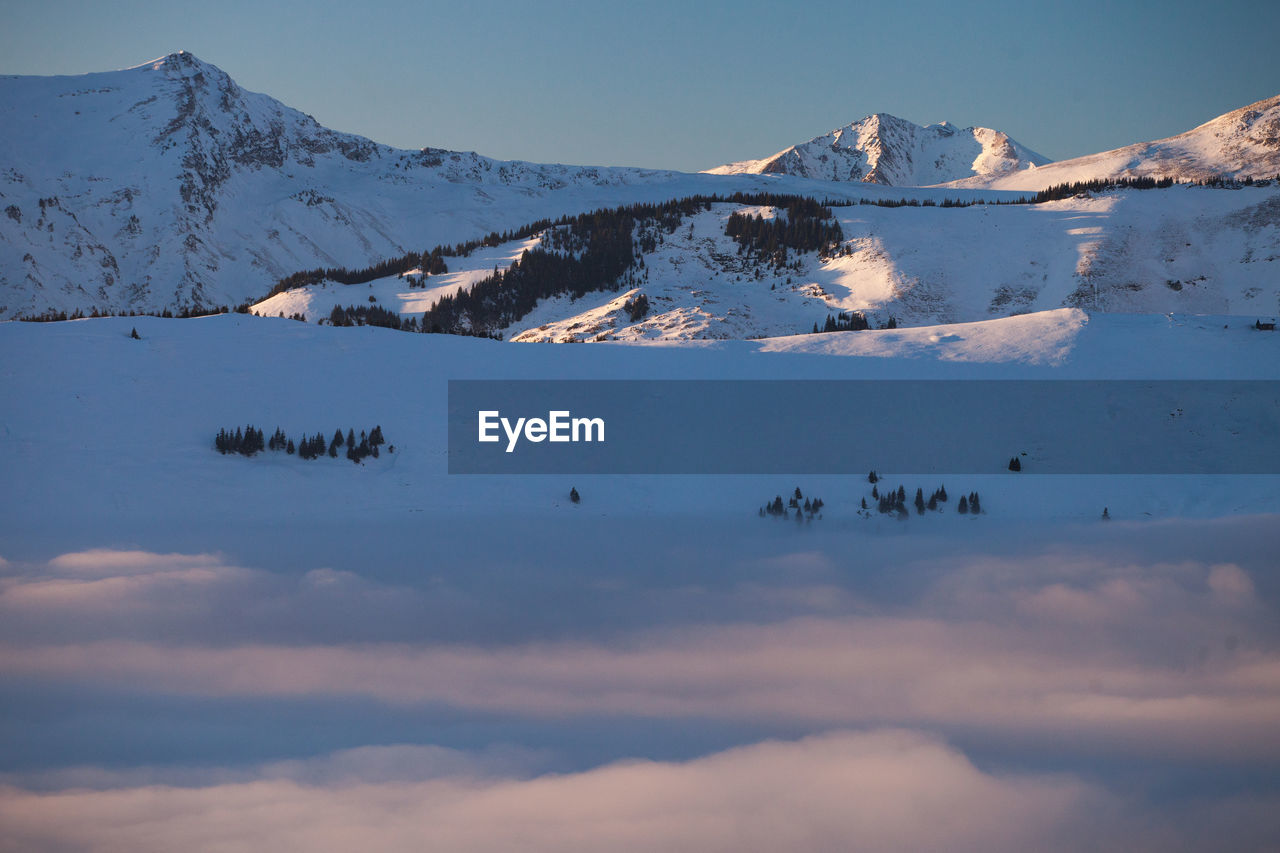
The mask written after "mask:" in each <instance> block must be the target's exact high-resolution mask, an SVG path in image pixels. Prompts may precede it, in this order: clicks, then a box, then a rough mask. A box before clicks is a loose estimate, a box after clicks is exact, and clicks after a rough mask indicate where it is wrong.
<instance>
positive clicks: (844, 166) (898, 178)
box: [708, 113, 1049, 187]
mask: <svg viewBox="0 0 1280 853" xmlns="http://www.w3.org/2000/svg"><path fill="white" fill-rule="evenodd" d="M1048 162H1049V158H1047V157H1043V156H1041V155H1039V154H1037V153H1036V152H1034V151H1032V150H1031V149H1029V148H1027V147H1026V146H1024V145H1021V144H1019V143H1017V142H1015V141H1014V140H1012V139H1010V138H1009V137H1008V135H1006V134H1004V133H1001V132H1000V131H998V130H992V129H990V128H987V127H966V128H964V129H963V130H959V129H957V128H956V127H954V126H953V125H950V124H948V123H946V122H943V123H942V124H931V125H929V126H928V127H921V126H920V125H918V124H913V123H911V122H909V121H907V120H905V119H900V118H897V117H896V116H891V115H887V114H885V113H876V114H875V115H872V116H867V117H866V118H864V119H862V120H861V121H855V122H854V123H853V124H850V125H846V126H845V127H840V128H836V129H835V130H833V131H831V132H830V133H827V134H824V135H822V136H819V137H816V138H814V139H811V140H809V141H808V142H803V143H801V144H799V145H793V146H791V147H790V148H786V149H784V150H782V151H779V152H778V153H777V154H774V155H773V156H772V157H766V158H764V159H763V160H744V161H742V162H740V163H729V164H727V165H724V166H717V167H716V168H714V169H709V170H708V171H709V172H710V173H711V174H714V175H735V174H744V173H747V174H768V175H795V176H798V177H802V178H812V179H813V180H818V181H862V182H865V183H870V184H888V185H890V186H897V187H921V186H930V185H933V184H942V183H946V182H948V181H956V180H960V179H962V178H979V179H991V178H995V177H998V176H1002V175H1007V174H1009V173H1011V172H1018V171H1021V170H1024V169H1028V168H1031V167H1033V166H1043V165H1044V164H1046V163H1048Z"/></svg>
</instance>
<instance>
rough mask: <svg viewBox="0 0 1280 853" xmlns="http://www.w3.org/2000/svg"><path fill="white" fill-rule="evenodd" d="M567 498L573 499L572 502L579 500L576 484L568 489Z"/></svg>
mask: <svg viewBox="0 0 1280 853" xmlns="http://www.w3.org/2000/svg"><path fill="white" fill-rule="evenodd" d="M569 500H571V501H573V502H574V503H579V502H581V500H582V496H581V495H579V494H578V488H577V487H576V486H574V487H573V488H571V489H569Z"/></svg>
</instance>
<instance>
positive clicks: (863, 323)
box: [812, 311, 898, 335]
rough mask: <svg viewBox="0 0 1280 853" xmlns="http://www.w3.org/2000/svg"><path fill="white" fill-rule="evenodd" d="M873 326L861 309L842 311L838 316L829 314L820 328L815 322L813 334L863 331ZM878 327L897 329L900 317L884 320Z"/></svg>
mask: <svg viewBox="0 0 1280 853" xmlns="http://www.w3.org/2000/svg"><path fill="white" fill-rule="evenodd" d="M870 328H871V323H870V321H869V320H867V315H866V314H863V313H862V312H861V311H850V312H847V313H846V312H844V311H842V312H840V313H839V314H837V315H836V316H834V317H833V316H831V315H830V314H828V315H827V322H826V323H824V324H823V326H822V328H821V329H819V328H818V324H817V323H814V324H813V332H812V334H815V335H817V334H822V333H824V332H862V331H865V330H867V329H870ZM876 328H877V329H896V328H898V318H896V317H890V318H889V319H888V320H884V321H883V322H881V323H880V325H878V326H876Z"/></svg>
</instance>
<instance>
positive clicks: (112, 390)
mask: <svg viewBox="0 0 1280 853" xmlns="http://www.w3.org/2000/svg"><path fill="white" fill-rule="evenodd" d="M135 326H136V327H137V329H138V332H139V334H140V335H141V340H132V339H130V337H129V331H130V329H131V328H133V327H135ZM1251 326H1252V322H1251V321H1245V320H1243V319H1240V318H1226V317H1176V316H1175V317H1171V318H1170V317H1158V316H1154V317H1153V316H1142V317H1121V316H1108V315H1103V316H1093V317H1089V318H1087V319H1086V318H1085V317H1084V316H1082V315H1081V314H1080V313H1079V312H1074V311H1069V312H1060V313H1059V314H1057V315H1050V316H1045V317H1037V316H1028V317H1018V318H1011V319H1004V320H994V321H989V322H987V323H980V324H973V325H970V326H953V327H939V328H934V329H913V330H897V331H892V332H890V331H884V332H849V333H833V334H830V335H810V336H805V337H803V338H791V339H783V340H766V341H716V342H705V343H697V344H684V345H673V344H662V345H642V344H625V343H619V344H601V345H598V346H595V347H591V348H587V347H563V346H538V345H524V346H521V347H520V349H519V353H518V357H514V358H513V357H512V356H513V355H516V353H515V352H514V351H513V347H514V346H518V345H513V344H509V343H508V344H503V343H498V342H495V341H487V340H477V339H472V338H461V337H453V336H446V335H415V334H408V333H403V332H395V331H391V330H387V329H375V328H330V327H318V326H315V325H304V324H301V323H296V322H291V321H287V320H276V319H262V318H253V317H248V316H243V315H225V316H218V317H209V318H202V319H198V320H185V321H184V320H161V319H158V318H150V317H139V318H111V319H103V320H82V321H75V322H69V323H44V324H28V323H0V360H2V363H3V364H4V365H5V370H4V371H3V372H2V373H0V399H4V400H6V401H7V405H6V406H4V407H3V409H0V427H2V432H3V435H4V436H5V437H6V452H5V453H4V454H2V455H0V481H2V482H4V483H5V488H4V490H3V496H2V497H0V544H4V543H11V544H10V546H9V547H12V543H22V542H25V541H28V539H29V538H31V537H36V536H37V534H36V533H35V532H33V531H42V532H41V533H40V534H39V535H41V536H44V535H56V536H61V537H63V540H60V541H65V540H75V541H90V542H97V543H102V542H124V543H127V542H129V541H131V537H135V538H136V537H141V538H143V539H149V538H151V537H154V535H156V531H178V530H184V529H187V528H189V527H191V526H192V525H206V526H210V525H211V526H218V527H219V529H222V530H223V533H224V535H226V536H229V537H230V539H229V540H227V541H228V543H229V545H228V547H234V541H235V537H236V535H237V533H238V531H241V530H248V529H250V528H252V526H253V525H259V526H261V525H264V524H265V525H267V526H268V527H269V528H270V530H271V531H272V535H277V536H278V535H279V530H280V525H286V528H287V529H288V530H290V531H294V532H296V531H302V530H306V529H308V528H307V525H323V524H326V523H328V522H336V521H339V520H341V521H344V522H347V523H350V522H351V521H352V520H353V519H354V520H359V521H361V522H362V523H363V522H366V521H367V522H372V523H391V524H397V523H413V522H415V520H418V521H420V520H422V519H426V518H440V517H470V518H484V517H486V516H491V517H496V518H515V517H519V516H522V515H533V516H538V515H540V514H546V513H558V512H566V511H569V508H568V507H567V505H566V504H565V496H566V495H567V493H568V490H569V487H570V486H571V485H576V486H577V488H578V489H579V491H580V492H581V493H582V494H583V495H584V504H583V505H582V507H579V508H578V509H580V510H581V512H582V513H583V517H584V518H587V517H597V518H598V517H599V516H601V515H616V516H620V517H622V518H643V517H647V516H648V517H651V516H655V515H656V516H664V515H669V514H673V513H674V514H679V515H681V516H683V517H689V514H690V513H714V514H722V515H726V516H728V517H729V518H731V519H732V518H740V519H741V523H743V524H755V523H758V522H759V520H758V519H756V518H755V517H754V516H755V512H756V508H757V506H758V504H759V503H760V501H762V500H764V499H766V498H767V497H768V496H770V495H772V494H774V493H776V492H778V491H779V490H780V489H783V490H785V489H787V488H790V487H792V486H794V485H795V483H789V482H787V483H779V482H778V478H776V477H756V476H738V477H720V478H716V477H676V478H672V477H656V476H655V477H644V476H635V477H607V476H597V477H573V478H569V477H563V476H525V477H465V476H450V475H448V474H447V473H446V472H447V458H446V441H447V437H446V401H447V383H448V380H450V379H460V378H503V379H521V378H533V379H546V378H560V379H565V378H582V379H605V378H636V379H646V378H648V379H661V378H667V379H696V378H731V379H733V378H737V379H796V380H805V379H844V378H859V379H892V378H953V379H966V378H990V379H1015V378H1046V379H1052V378H1064V379H1065V378H1077V379H1078V378H1115V379H1119V378H1137V379H1157V378H1208V379H1212V378H1237V379H1243V378H1270V379H1276V378H1280V334H1274V333H1266V332H1258V331H1255V330H1254V329H1252V328H1251ZM1055 330H1056V331H1055ZM820 404H821V403H820V401H815V405H820ZM246 422H252V423H255V424H257V425H259V426H261V427H263V428H264V429H265V430H266V431H268V432H270V431H272V430H273V429H274V428H275V427H276V426H277V425H278V426H281V427H283V428H284V429H285V430H286V431H288V432H289V434H290V435H292V436H294V437H297V436H298V435H299V434H300V433H302V432H303V431H306V432H308V433H315V432H316V431H322V432H324V433H325V434H326V435H330V434H332V432H333V430H334V429H335V427H338V426H342V427H344V428H345V427H347V426H353V427H355V428H356V430H357V432H358V431H359V430H360V429H367V428H369V427H372V426H373V425H375V424H379V425H381V426H382V429H383V431H384V433H385V435H386V438H387V440H388V441H389V442H390V443H391V444H394V445H395V446H396V451H395V453H393V454H384V455H383V456H382V458H380V459H377V460H370V461H369V462H368V463H367V464H364V465H360V466H355V465H352V464H351V463H350V462H348V461H347V460H345V459H341V458H339V459H327V458H325V459H319V460H313V461H310V462H308V461H303V460H300V459H298V458H297V457H296V456H294V457H290V456H287V455H285V454H282V453H268V454H264V455H262V456H260V457H257V458H254V459H243V458H239V457H223V456H220V455H218V454H217V453H215V452H214V451H213V449H212V441H213V436H214V434H215V433H216V431H217V429H218V428H219V427H223V426H228V427H230V426H235V425H238V424H244V423H246ZM798 439H800V440H803V441H807V442H813V441H817V442H847V441H850V440H857V437H856V436H855V437H850V436H847V435H804V436H799V437H798ZM867 453H868V457H869V458H870V459H874V457H875V455H876V448H875V447H868V448H867ZM998 461H1002V460H998ZM868 467H875V465H874V463H872V464H870V465H869V466H868ZM1027 467H1028V468H1029V469H1033V468H1034V453H1033V454H1032V456H1030V457H1028V465H1027ZM882 473H884V474H885V475H886V476H887V477H889V478H890V481H891V482H892V477H893V473H892V472H882ZM963 479H964V482H959V481H952V480H948V481H947V486H948V488H950V489H954V490H957V491H960V490H965V491H968V490H974V489H976V490H979V491H980V492H981V494H982V498H983V504H984V506H985V507H987V511H988V513H989V516H990V518H991V519H992V520H993V521H995V520H998V519H1006V520H1008V519H1026V518H1053V519H1067V520H1074V521H1091V520H1093V519H1096V518H1097V516H1098V514H1099V513H1100V512H1101V508H1102V506H1109V507H1110V508H1111V513H1112V515H1113V516H1115V517H1116V518H1117V519H1119V520H1123V519H1141V518H1146V517H1148V515H1149V516H1152V517H1160V516H1166V517H1168V516H1219V515H1225V514H1233V513H1240V512H1276V511H1277V510H1280V478H1277V477H1273V476H1249V477H1211V476H1210V477H1204V476H1197V477H1069V476H1059V477H1037V476H1035V475H1034V474H1033V473H1027V474H1023V475H1018V476H1013V475H1010V474H1009V473H1008V472H1007V471H1003V470H998V471H992V472H991V474H990V475H979V476H974V477H971V478H963ZM907 482H909V483H912V484H914V483H915V481H913V480H909V479H908V480H907ZM804 485H805V486H806V490H809V485H810V484H809V482H808V481H806V482H805V483H804ZM919 485H931V484H923V483H921V484H919ZM812 488H813V489H818V490H820V492H819V493H820V494H822V496H823V498H824V500H826V502H827V505H828V509H827V510H826V512H827V515H828V519H827V521H826V522H824V524H828V525H838V524H847V525H850V526H851V528H852V529H856V530H875V529H878V527H877V525H879V524H880V523H881V522H882V521H883V519H879V518H877V519H874V520H872V521H869V522H864V521H863V520H861V519H858V518H856V516H855V515H854V510H855V509H856V506H857V503H858V500H859V499H860V498H861V497H862V496H863V495H864V493H865V489H866V483H865V478H863V477H848V476H845V477H827V478H814V480H813V484H812ZM264 520H265V521H264ZM936 520H937V521H938V522H939V523H940V524H944V525H945V524H951V523H954V524H961V523H968V522H967V521H964V520H962V519H961V518H959V517H956V516H951V517H940V518H938V519H936ZM885 523H886V524H889V525H892V524H896V523H897V522H885ZM856 525H861V526H856ZM855 526H856V527H855ZM891 529H900V528H891ZM290 535H294V534H293V533H291V534H290ZM281 544H282V546H283V544H284V540H283V539H282V540H281ZM422 547H423V549H424V555H425V557H424V558H429V557H430V555H431V554H432V548H431V542H430V541H429V540H427V541H424V542H423V543H422Z"/></svg>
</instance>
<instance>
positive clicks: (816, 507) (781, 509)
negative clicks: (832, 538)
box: [758, 486, 826, 521]
mask: <svg viewBox="0 0 1280 853" xmlns="http://www.w3.org/2000/svg"><path fill="white" fill-rule="evenodd" d="M801 501H803V503H801ZM824 506H826V504H825V503H824V502H823V500H822V498H807V497H805V496H804V493H803V492H801V491H800V487H799V486H796V490H795V492H794V493H793V494H792V495H791V498H790V500H788V501H787V503H786V505H783V503H782V495H777V496H776V497H774V499H773V500H771V501H769V502H768V503H766V504H765V505H764V506H762V507H760V511H759V513H758V514H759V516H760V517H761V518H792V517H793V516H792V514H791V511H792V510H795V516H794V518H795V520H796V521H806V520H807V521H813V519H814V518H815V517H817V518H822V508H823V507H824Z"/></svg>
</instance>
